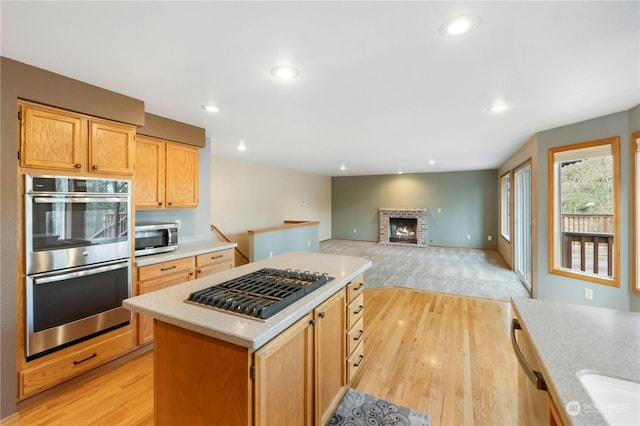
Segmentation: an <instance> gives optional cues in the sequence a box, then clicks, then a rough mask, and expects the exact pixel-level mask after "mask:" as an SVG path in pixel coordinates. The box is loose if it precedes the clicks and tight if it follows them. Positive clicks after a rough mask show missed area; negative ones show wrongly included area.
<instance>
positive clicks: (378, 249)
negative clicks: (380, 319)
mask: <svg viewBox="0 0 640 426" xmlns="http://www.w3.org/2000/svg"><path fill="white" fill-rule="evenodd" d="M320 252H321V253H330V254H342V255H347V256H359V257H364V258H367V259H369V260H371V262H372V263H373V266H372V267H371V268H370V269H369V270H368V271H367V272H365V275H364V276H365V288H381V287H406V288H415V289H419V290H426V291H433V292H436V293H448V294H457V295H461V296H470V297H480V298H483V299H494V300H502V301H507V302H508V301H509V300H510V299H511V298H512V297H516V298H517V297H526V298H528V297H530V296H529V292H528V291H527V290H526V288H525V287H524V285H523V284H522V282H521V281H520V279H519V278H518V276H517V275H516V274H515V272H513V271H512V270H510V269H509V268H508V266H507V264H506V262H505V261H504V259H503V258H502V256H501V255H500V253H498V251H497V250H479V249H466V248H449V247H425V248H419V247H404V246H388V245H381V244H378V243H376V242H368V241H351V240H326V241H322V242H321V243H320Z"/></svg>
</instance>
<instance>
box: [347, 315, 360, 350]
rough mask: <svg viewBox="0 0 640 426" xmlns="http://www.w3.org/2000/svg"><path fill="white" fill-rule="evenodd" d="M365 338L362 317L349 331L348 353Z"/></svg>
mask: <svg viewBox="0 0 640 426" xmlns="http://www.w3.org/2000/svg"><path fill="white" fill-rule="evenodd" d="M363 338H364V319H363V318H362V317H360V319H359V320H358V322H356V323H355V325H354V326H353V327H351V328H350V329H349V332H348V333H347V355H351V353H352V352H353V350H354V349H355V348H356V346H358V344H360V342H362V339H363Z"/></svg>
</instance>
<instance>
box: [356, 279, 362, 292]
mask: <svg viewBox="0 0 640 426" xmlns="http://www.w3.org/2000/svg"><path fill="white" fill-rule="evenodd" d="M362 287H364V281H363V282H361V283H360V285H359V286H358V287H356V288H354V290H355V291H358V290H360V289H361V288H362Z"/></svg>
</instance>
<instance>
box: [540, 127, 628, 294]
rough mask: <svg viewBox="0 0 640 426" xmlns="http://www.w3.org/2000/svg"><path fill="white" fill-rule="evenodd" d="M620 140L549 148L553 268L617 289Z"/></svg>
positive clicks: (550, 262)
mask: <svg viewBox="0 0 640 426" xmlns="http://www.w3.org/2000/svg"><path fill="white" fill-rule="evenodd" d="M618 144H619V138H617V137H616V138H608V139H601V140H597V141H591V142H584V143H580V144H575V145H570V146H565V147H559V148H552V149H550V150H549V197H550V198H549V207H550V208H549V270H550V272H552V273H557V274H560V275H565V276H569V277H573V278H579V279H582V280H586V281H591V282H596V283H600V284H607V285H612V286H619V282H618V275H619V274H618V270H619V265H620V261H619V255H618V252H619V250H618V246H619V243H618V240H617V238H618V235H619V207H618V206H619V187H620V182H619V176H620V175H619V170H618V162H619V153H618V149H619V148H618Z"/></svg>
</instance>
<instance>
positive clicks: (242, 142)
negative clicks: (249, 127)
mask: <svg viewBox="0 0 640 426" xmlns="http://www.w3.org/2000/svg"><path fill="white" fill-rule="evenodd" d="M246 150H247V146H246V145H245V144H244V141H243V140H241V141H240V142H238V151H246Z"/></svg>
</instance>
